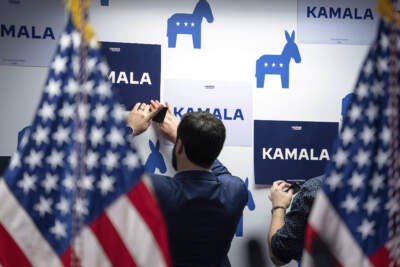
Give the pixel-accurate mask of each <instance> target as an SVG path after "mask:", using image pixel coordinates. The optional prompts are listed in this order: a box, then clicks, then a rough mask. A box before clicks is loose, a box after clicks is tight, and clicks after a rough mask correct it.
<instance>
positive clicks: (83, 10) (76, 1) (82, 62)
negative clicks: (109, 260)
mask: <svg viewBox="0 0 400 267" xmlns="http://www.w3.org/2000/svg"><path fill="white" fill-rule="evenodd" d="M89 7H90V0H70V1H69V3H68V8H69V9H70V11H71V19H72V22H73V23H74V25H75V27H76V29H78V31H79V36H80V43H79V73H78V74H77V76H78V77H76V78H77V79H78V81H79V93H78V94H76V95H75V127H74V132H73V136H74V152H75V153H76V154H75V155H76V158H77V164H76V167H75V170H74V194H73V201H72V207H71V208H72V209H71V210H72V233H71V235H72V249H71V266H72V267H78V266H80V261H81V260H82V259H83V257H84V255H83V244H82V242H83V240H82V239H81V238H79V233H80V231H81V229H82V228H83V225H84V216H78V214H77V212H76V205H77V201H78V198H79V199H85V196H86V190H85V187H84V186H83V183H82V179H83V177H85V175H86V165H85V155H86V145H85V144H86V142H85V138H86V124H87V122H86V120H85V117H84V115H83V113H84V112H86V107H87V101H88V99H87V92H86V89H85V85H86V84H87V80H88V73H87V68H86V66H87V58H88V44H89V43H90V42H91V40H92V39H93V37H94V32H93V29H92V28H91V26H90V24H89V23H88V21H87V17H88V12H87V11H88V9H89ZM81 115H83V116H81ZM81 135H83V136H81ZM80 138H84V139H83V140H80Z"/></svg>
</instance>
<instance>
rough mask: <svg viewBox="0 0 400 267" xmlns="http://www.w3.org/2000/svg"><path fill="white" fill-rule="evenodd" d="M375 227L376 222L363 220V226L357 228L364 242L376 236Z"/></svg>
mask: <svg viewBox="0 0 400 267" xmlns="http://www.w3.org/2000/svg"><path fill="white" fill-rule="evenodd" d="M374 227H375V222H374V221H372V222H369V221H368V220H367V219H363V221H362V224H361V225H360V226H359V227H358V228H357V232H359V233H361V238H362V239H363V240H364V239H366V238H367V237H368V236H372V235H374V234H375V231H374Z"/></svg>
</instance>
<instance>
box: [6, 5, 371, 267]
mask: <svg viewBox="0 0 400 267" xmlns="http://www.w3.org/2000/svg"><path fill="white" fill-rule="evenodd" d="M208 2H209V3H210V5H211V8H212V11H213V14H214V18H215V21H214V22H213V23H212V24H208V23H206V22H203V24H202V25H203V31H202V32H203V34H202V49H200V50H195V49H193V48H192V40H191V37H190V36H179V37H178V42H177V48H175V49H171V48H167V41H168V40H167V37H166V29H167V28H166V26H167V19H168V18H169V17H170V16H171V15H172V14H173V13H189V12H192V10H193V8H194V6H195V4H196V3H197V0H186V1H179V0H170V1H167V0H146V1H138V0H125V1H123V0H118V1H117V0H110V6H109V7H101V6H100V1H96V0H92V8H91V13H90V15H91V21H92V25H93V27H94V29H95V31H96V32H97V34H98V36H99V39H100V40H102V41H113V42H131V43H150V44H161V45H162V74H161V75H162V76H161V78H162V80H165V79H192V80H203V81H208V80H222V81H227V80H228V81H250V82H252V84H253V105H254V106H253V113H254V114H253V115H254V119H263V120H303V121H331V122H332V121H339V117H340V108H341V106H340V105H341V98H342V97H344V96H345V95H346V94H347V93H348V92H350V91H351V90H352V88H353V86H354V83H355V81H356V78H357V74H358V69H359V67H360V64H361V63H362V60H363V57H364V56H365V54H366V51H367V49H368V47H367V46H345V45H311V44H307V45H305V44H299V43H298V47H299V50H300V54H301V57H302V62H301V63H300V64H295V63H294V62H292V63H291V65H290V73H291V76H290V89H286V90H284V89H281V88H280V79H279V76H276V77H274V76H269V77H268V78H269V80H268V81H266V83H268V85H267V86H266V88H260V89H257V88H256V85H255V77H254V75H255V61H256V60H257V59H258V57H260V56H261V55H263V54H267V53H268V54H280V53H281V51H282V49H283V45H284V44H285V42H286V41H285V36H284V30H288V31H290V32H291V31H292V30H296V23H297V13H296V10H297V1H293V0H280V1H276V0H246V1H243V0H208ZM296 33H297V32H296ZM371 34H372V33H371ZM46 71H47V69H46V68H24V67H8V66H0V101H1V105H0V123H1V128H0V129H1V130H0V140H1V141H0V156H5V155H11V154H12V153H13V151H14V149H15V146H16V141H17V137H16V134H17V132H18V131H19V130H21V129H22V128H23V127H24V126H26V125H27V124H29V122H30V120H31V116H32V113H33V112H34V110H35V108H36V105H37V103H38V100H39V96H40V92H41V90H42V85H43V83H44V80H45V76H46ZM162 85H163V83H162ZM161 90H162V92H161V95H163V87H162V88H161ZM226 98H227V99H226V100H223V101H229V96H226ZM252 158H253V152H252V148H251V147H225V148H224V150H223V152H222V154H221V157H220V159H221V160H222V161H223V162H224V163H225V165H226V166H227V167H228V168H229V169H230V171H231V172H232V173H233V174H235V175H237V176H240V177H242V178H243V179H245V177H249V179H250V189H251V191H252V194H253V197H254V200H255V204H256V210H255V211H252V212H251V211H249V210H247V208H246V209H245V211H244V238H235V239H234V242H233V243H232V247H231V250H230V252H229V257H230V259H231V262H232V265H233V266H234V267H242V266H246V258H245V251H246V242H245V240H246V237H256V238H258V239H260V240H261V241H262V242H263V245H264V248H263V249H264V250H265V251H266V250H267V248H266V242H265V240H266V236H267V229H268V227H269V223H270V219H271V218H270V209H271V203H270V201H269V200H268V198H267V193H268V192H267V191H268V189H265V188H264V189H255V187H254V174H253V173H254V172H253V160H252ZM290 266H297V265H296V263H294V262H292V263H291V264H290Z"/></svg>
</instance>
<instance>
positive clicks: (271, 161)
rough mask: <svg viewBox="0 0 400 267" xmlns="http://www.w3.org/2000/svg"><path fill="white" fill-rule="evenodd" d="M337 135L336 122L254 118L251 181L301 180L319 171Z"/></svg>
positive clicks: (325, 161) (267, 183) (329, 154)
mask: <svg viewBox="0 0 400 267" xmlns="http://www.w3.org/2000/svg"><path fill="white" fill-rule="evenodd" d="M337 135H338V123H336V122H304V121H263V120H255V121H254V176H255V183H256V184H266V185H271V184H272V183H273V182H274V181H275V180H286V181H288V182H293V181H296V182H304V181H306V180H308V179H310V178H313V177H316V176H319V175H321V174H323V173H324V171H325V166H326V163H327V162H328V160H330V157H331V151H332V146H333V143H334V141H335V139H336V137H337Z"/></svg>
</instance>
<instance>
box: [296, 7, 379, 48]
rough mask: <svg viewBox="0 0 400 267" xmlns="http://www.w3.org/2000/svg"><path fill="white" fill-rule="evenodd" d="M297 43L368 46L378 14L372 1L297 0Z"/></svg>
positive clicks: (372, 36)
mask: <svg viewBox="0 0 400 267" xmlns="http://www.w3.org/2000/svg"><path fill="white" fill-rule="evenodd" d="M297 5H298V8H297V20H298V22H297V25H298V30H297V32H298V42H299V43H326V44H357V45H367V44H370V43H371V42H372V40H373V38H374V36H375V35H374V34H373V32H374V30H375V29H376V26H377V22H378V21H379V15H378V13H377V11H376V0H351V1H348V0H324V1H321V0H298V2H297Z"/></svg>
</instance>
